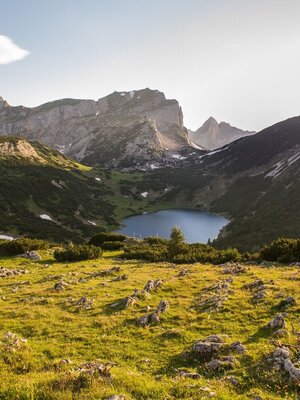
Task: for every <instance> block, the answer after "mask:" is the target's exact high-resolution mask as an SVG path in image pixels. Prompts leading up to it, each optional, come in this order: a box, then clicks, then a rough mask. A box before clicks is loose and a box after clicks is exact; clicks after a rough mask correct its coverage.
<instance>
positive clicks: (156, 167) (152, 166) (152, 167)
mask: <svg viewBox="0 0 300 400" xmlns="http://www.w3.org/2000/svg"><path fill="white" fill-rule="evenodd" d="M150 168H151V169H159V167H158V166H157V165H155V164H151V165H150Z"/></svg>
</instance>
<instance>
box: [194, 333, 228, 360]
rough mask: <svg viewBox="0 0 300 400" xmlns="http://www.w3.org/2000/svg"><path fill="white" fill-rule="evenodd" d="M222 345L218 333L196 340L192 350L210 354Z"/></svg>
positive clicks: (201, 353)
mask: <svg viewBox="0 0 300 400" xmlns="http://www.w3.org/2000/svg"><path fill="white" fill-rule="evenodd" d="M222 347H223V340H222V338H221V337H220V336H219V335H211V336H208V337H207V338H206V339H204V340H199V341H198V342H196V343H195V344H194V345H193V347H192V350H193V351H194V352H195V353H197V354H200V355H204V356H206V355H211V354H213V353H215V352H217V351H219V350H220V349H221V348H222Z"/></svg>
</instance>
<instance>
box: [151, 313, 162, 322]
mask: <svg viewBox="0 0 300 400" xmlns="http://www.w3.org/2000/svg"><path fill="white" fill-rule="evenodd" d="M159 321H160V318H159V313H157V311H156V312H154V313H153V314H152V315H151V322H153V323H154V324H157V323H158V322H159Z"/></svg>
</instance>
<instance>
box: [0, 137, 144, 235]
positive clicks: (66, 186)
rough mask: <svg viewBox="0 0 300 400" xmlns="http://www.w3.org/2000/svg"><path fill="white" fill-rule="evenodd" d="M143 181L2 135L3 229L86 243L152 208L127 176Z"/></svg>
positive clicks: (0, 197)
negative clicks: (125, 185)
mask: <svg viewBox="0 0 300 400" xmlns="http://www.w3.org/2000/svg"><path fill="white" fill-rule="evenodd" d="M140 179H142V174H135V173H132V174H129V173H118V172H109V171H104V170H100V169H98V170H95V169H92V168H90V167H86V166H84V165H82V164H78V163H76V162H75V161H73V160H71V159H69V158H67V157H65V156H63V155H62V154H60V153H58V152H57V151H55V150H52V149H50V148H48V147H47V146H43V145H41V144H39V143H37V142H34V143H29V142H27V141H24V140H22V139H18V138H1V139H0V187H1V190H0V233H4V234H9V235H15V236H18V235H24V234H25V235H29V236H33V237H40V238H45V239H52V240H57V241H67V240H74V241H81V240H83V239H86V238H88V237H90V236H92V235H93V234H94V233H96V232H98V231H99V230H103V229H106V228H107V227H109V228H112V227H116V226H117V225H118V222H119V221H120V220H121V219H122V218H123V217H124V216H126V215H130V214H133V213H138V212H141V211H143V210H144V209H145V208H147V207H150V208H151V205H150V204H149V201H148V200H146V199H144V198H143V197H142V196H141V195H140V194H136V195H134V196H131V197H128V196H127V195H126V194H125V192H124V193H123V184H122V183H121V181H122V180H126V182H129V184H130V185H131V186H132V190H134V189H133V188H134V185H135V182H136V181H138V180H140ZM150 208H149V209H150ZM41 215H47V216H48V217H50V218H51V219H52V220H44V219H42V218H41V217H40V216H41Z"/></svg>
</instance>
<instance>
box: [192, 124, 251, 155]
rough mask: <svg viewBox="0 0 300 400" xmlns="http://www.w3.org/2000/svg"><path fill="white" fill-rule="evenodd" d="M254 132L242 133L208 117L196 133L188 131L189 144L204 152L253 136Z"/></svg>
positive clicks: (240, 130)
mask: <svg viewBox="0 0 300 400" xmlns="http://www.w3.org/2000/svg"><path fill="white" fill-rule="evenodd" d="M255 133H256V132H254V131H243V130H242V129H238V128H235V127H233V126H231V125H230V124H228V123H227V122H220V123H218V122H217V121H216V120H215V119H214V118H213V117H210V118H209V119H208V120H207V121H205V122H204V124H203V125H202V126H201V127H200V128H199V129H197V130H196V131H194V132H193V131H189V138H190V140H191V142H192V143H193V144H195V145H197V146H198V147H200V148H203V149H206V150H215V149H218V148H219V147H222V146H224V145H225V144H228V143H231V142H233V141H235V140H237V139H240V138H242V137H245V136H249V135H254V134H255Z"/></svg>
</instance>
